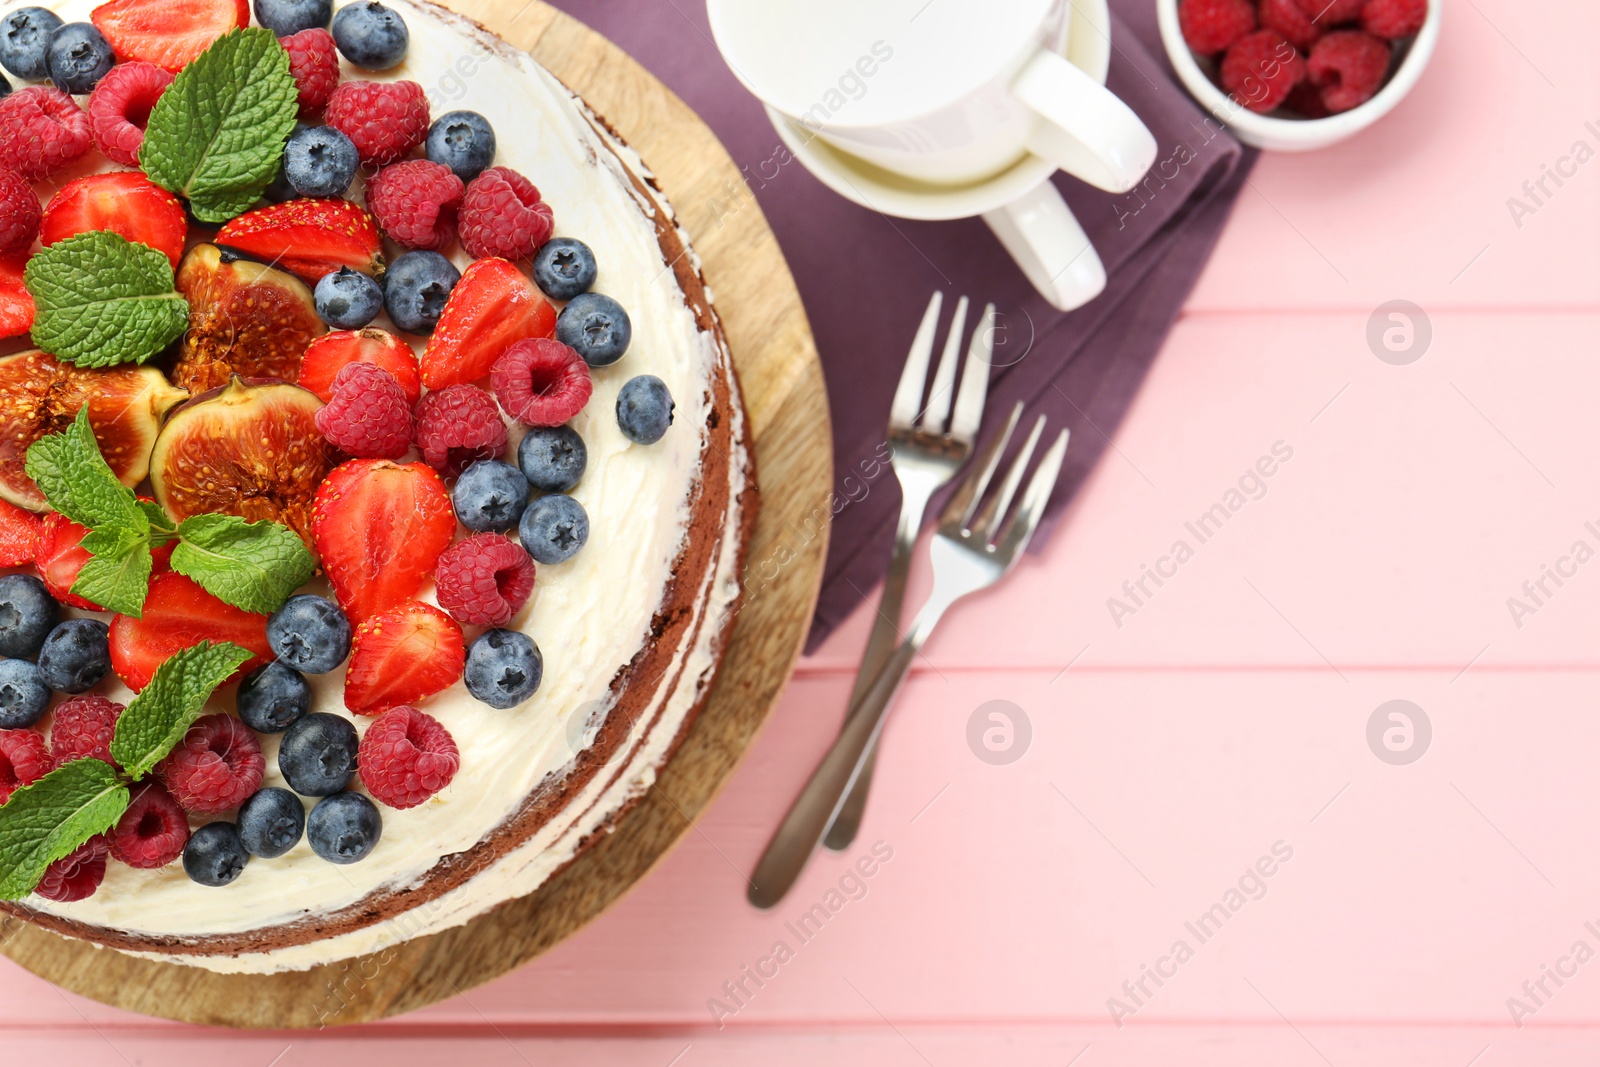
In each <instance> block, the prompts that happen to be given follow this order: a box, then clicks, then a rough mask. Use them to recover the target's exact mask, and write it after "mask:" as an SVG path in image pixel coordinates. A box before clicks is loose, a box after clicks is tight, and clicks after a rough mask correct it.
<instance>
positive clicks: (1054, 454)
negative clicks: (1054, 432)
mask: <svg viewBox="0 0 1600 1067" xmlns="http://www.w3.org/2000/svg"><path fill="white" fill-rule="evenodd" d="M1067 437H1068V431H1066V430H1062V431H1061V433H1060V435H1059V436H1058V437H1056V441H1055V444H1053V445H1051V446H1050V451H1048V452H1046V453H1045V454H1044V459H1042V460H1040V461H1039V469H1038V470H1036V471H1034V472H1033V478H1032V480H1031V481H1029V482H1028V488H1027V489H1026V490H1024V491H1023V493H1022V505H1021V506H1020V507H1018V508H1017V514H1016V515H1015V516H1014V517H1013V518H1012V520H1011V522H1010V523H1009V524H1007V526H1006V530H1005V533H1004V534H1002V535H1001V537H1000V541H999V545H998V549H997V552H998V554H999V555H1000V556H1001V557H1002V558H1004V559H1008V560H1015V559H1016V558H1017V557H1018V556H1020V555H1022V552H1023V550H1024V549H1026V548H1027V547H1028V542H1029V541H1031V540H1032V539H1033V531H1034V530H1036V529H1038V528H1039V520H1040V519H1041V518H1042V517H1043V516H1044V506H1045V504H1047V503H1049V501H1050V494H1051V493H1052V492H1054V491H1055V488H1056V478H1057V477H1058V476H1059V475H1060V474H1061V461H1062V460H1063V459H1064V458H1065V457H1066V454H1067Z"/></svg>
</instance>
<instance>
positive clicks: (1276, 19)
mask: <svg viewBox="0 0 1600 1067" xmlns="http://www.w3.org/2000/svg"><path fill="white" fill-rule="evenodd" d="M1261 25H1262V27H1263V28H1264V29H1269V30H1277V31H1278V32H1279V33H1281V34H1283V39H1284V40H1286V41H1288V42H1289V43H1290V44H1292V45H1294V46H1295V47H1296V48H1299V49H1302V50H1304V49H1307V48H1310V47H1311V46H1312V45H1314V44H1316V43H1317V38H1318V37H1321V36H1322V31H1323V29H1324V27H1323V26H1320V25H1318V24H1317V23H1315V22H1313V21H1312V20H1311V16H1310V15H1308V14H1306V13H1305V12H1304V11H1301V10H1300V4H1299V2H1298V0H1261Z"/></svg>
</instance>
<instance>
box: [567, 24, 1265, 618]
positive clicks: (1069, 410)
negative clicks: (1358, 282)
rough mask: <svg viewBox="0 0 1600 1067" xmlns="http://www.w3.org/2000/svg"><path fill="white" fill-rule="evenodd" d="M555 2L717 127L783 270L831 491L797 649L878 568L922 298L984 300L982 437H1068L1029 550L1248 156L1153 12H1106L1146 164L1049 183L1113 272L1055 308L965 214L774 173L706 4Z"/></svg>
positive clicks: (1185, 285) (851, 600) (1211, 241)
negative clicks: (1208, 111) (987, 376)
mask: <svg viewBox="0 0 1600 1067" xmlns="http://www.w3.org/2000/svg"><path fill="white" fill-rule="evenodd" d="M552 2H553V3H554V4H555V5H556V6H557V7H559V8H562V9H563V10H565V11H566V12H568V13H569V14H571V15H573V16H574V17H576V18H579V19H581V20H583V21H584V22H587V23H588V24H590V25H591V26H593V27H594V28H595V29H597V30H598V31H600V32H601V33H603V34H605V35H606V36H607V37H609V38H611V39H612V40H613V41H615V42H616V43H617V44H618V45H620V46H621V47H622V48H624V49H626V50H627V51H628V52H629V53H630V54H632V55H633V56H634V57H635V58H636V59H638V60H639V61H640V62H641V63H643V64H644V65H645V66H646V67H648V68H649V69H650V70H651V72H652V73H654V74H655V75H656V76H657V77H659V78H660V79H661V80H662V81H663V82H665V83H666V84H667V85H668V86H669V87H670V88H671V89H672V90H673V91H674V92H676V93H677V94H678V95H679V96H681V97H682V98H683V99H684V100H685V101H686V102H687V103H688V104H689V106H690V107H693V108H694V109H695V110H696V111H697V112H698V113H699V114H700V116H701V118H703V119H704V120H705V121H706V122H707V123H708V124H709V125H710V126H711V128H712V129H713V130H715V131H716V133H717V136H718V137H720V138H721V139H722V143H723V144H724V145H726V146H727V149H728V151H729V153H730V154H731V155H732V156H733V159H734V162H736V163H738V164H739V165H740V166H741V167H742V168H743V169H744V173H745V174H746V176H747V181H748V184H749V187H750V190H751V191H752V192H753V193H754V195H755V197H756V200H757V201H758V202H759V203H760V205H761V209H762V211H764V212H765V213H766V217H767V221H768V222H769V223H770V224H771V226H772V230H773V232H774V233H775V234H776V235H777V238H778V243H779V245H780V246H781V247H782V248H783V251H784V255H785V256H786V257H787V258H788V261H789V266H790V269H791V270H792V271H793V272H794V277H795V281H796V283H797V284H798V286H799V289H800V296H801V299H802V300H803V301H804V303H805V307H806V313H807V315H808V316H809V318H810V320H811V329H812V332H813V334H814V335H815V336H816V341H817V349H818V351H819V352H820V353H821V355H822V364H823V373H824V375H825V377H826V378H827V384H828V402H829V404H830V406H831V409H832V415H833V450H834V491H835V493H836V494H837V497H836V502H835V515H834V523H833V539H832V543H831V545H830V547H829V551H828V563H827V569H826V571H825V573H824V576H823V584H822V596H821V599H820V601H819V602H818V604H817V613H816V618H815V619H814V621H813V623H812V628H811V635H810V638H809V640H808V644H809V646H810V647H813V648H814V647H815V646H816V645H817V644H818V643H820V642H821V640H822V639H823V638H824V637H826V636H827V635H828V633H829V632H830V631H832V630H833V628H834V627H835V626H837V625H838V624H839V623H840V622H841V621H843V620H844V619H845V617H846V616H848V615H849V614H850V612H852V611H853V610H855V608H856V606H857V605H858V604H860V602H861V600H862V598H863V596H865V595H867V594H869V593H870V592H871V591H872V589H873V588H874V587H875V586H876V585H877V584H878V583H879V582H880V581H881V580H882V578H883V575H884V572H885V571H887V569H888V566H889V552H890V548H891V546H892V544H893V539H894V526H895V520H896V517H897V516H898V514H899V508H900V491H899V486H898V484H897V483H896V482H895V479H894V476H893V473H892V472H891V470H890V469H889V466H888V464H887V463H885V462H884V458H885V457H886V456H887V454H888V452H887V443H886V441H885V439H884V433H885V426H886V423H887V421H888V415H889V404H890V400H891V399H892V397H893V395H894V388H895V384H896V383H897V381H898V380H899V376H900V370H901V367H902V365H903V363H904V360H905V355H906V351H907V349H908V348H909V346H910V343H911V337H912V334H913V333H915V332H916V327H917V323H918V322H919V321H920V320H921V317H922V312H923V309H924V308H925V306H926V305H927V302H928V297H929V296H930V295H931V294H932V293H933V291H934V290H935V289H942V290H944V292H945V294H946V300H947V304H946V312H945V314H946V317H947V318H948V315H949V307H950V304H949V303H948V301H949V300H951V299H953V298H954V297H955V296H958V295H961V294H965V295H967V296H968V297H970V298H971V299H972V301H973V303H974V304H975V305H976V307H977V308H981V307H982V305H983V304H984V303H985V302H988V301H993V303H994V304H995V306H996V308H997V310H998V313H999V316H1000V319H999V322H1000V325H1001V329H1000V332H999V334H998V335H997V339H998V341H999V344H998V345H997V349H996V355H995V367H994V369H993V372H992V376H991V381H990V387H989V403H988V409H987V411H986V413H985V422H984V425H985V427H986V428H991V427H994V426H997V425H998V424H999V422H1000V417H1001V416H1002V415H1003V414H1004V413H1005V412H1006V411H1008V410H1009V409H1010V408H1011V406H1012V405H1013V404H1014V403H1015V402H1017V401H1018V400H1021V401H1023V403H1024V404H1025V405H1026V408H1027V411H1026V413H1025V416H1024V420H1025V421H1024V423H1023V425H1024V426H1027V425H1030V424H1031V423H1032V420H1033V417H1034V416H1035V415H1036V414H1039V413H1042V414H1044V415H1046V416H1047V417H1048V418H1049V422H1050V432H1051V434H1052V435H1053V433H1054V432H1055V430H1056V429H1057V428H1059V427H1061V426H1067V427H1070V428H1071V430H1072V446H1071V447H1070V448H1069V449H1068V450H1067V460H1066V465H1065V467H1064V468H1063V469H1062V473H1061V478H1060V481H1059V483H1058V485H1057V488H1056V493H1055V496H1054V497H1053V498H1052V501H1051V511H1050V513H1049V517H1047V519H1046V521H1045V524H1044V526H1043V527H1042V528H1041V530H1040V532H1039V535H1038V537H1036V539H1035V541H1034V544H1035V545H1036V546H1037V545H1040V544H1042V543H1043V540H1044V538H1045V537H1046V536H1047V535H1048V533H1049V527H1050V524H1051V522H1052V521H1053V517H1054V516H1056V515H1059V514H1060V511H1061V509H1062V507H1064V506H1065V504H1066V503H1067V501H1068V500H1070V499H1071V497H1072V495H1073V493H1075V492H1076V491H1077V489H1078V487H1079V486H1080V485H1081V484H1083V481H1084V479H1085V478H1086V477H1087V476H1088V473H1089V471H1090V470H1091V469H1092V468H1093V466H1094V464H1095V463H1096V462H1097V461H1098V460H1099V458H1100V454H1101V453H1102V452H1104V451H1105V449H1106V446H1107V445H1108V444H1109V440H1110V438H1109V435H1110V434H1112V433H1113V432H1114V431H1115V430H1116V427H1117V425H1118V424H1119V423H1120V422H1121V420H1122V416H1123V413H1124V412H1125V411H1126V410H1127V408H1128V404H1129V403H1130V402H1131V401H1132V399H1133V396H1134V394H1135V393H1136V392H1137V391H1138V388H1139V384H1140V382H1142V381H1143V380H1144V375H1145V372H1146V371H1147V370H1148V369H1149V367H1150V364H1151V362H1152V361H1153V360H1154V358H1155V355H1156V353H1157V351H1159V349H1160V347H1161V343H1162V341H1163V340H1164V339H1165V337H1166V335H1167V332H1168V330H1169V329H1170V328H1171V326H1172V323H1173V321H1174V320H1175V319H1176V318H1177V315H1178V310H1179V308H1180V307H1181V306H1182V304H1183V302H1184V300H1185V299H1186V298H1187V296H1188V294H1189V291H1190V289H1191V288H1192V287H1193V285H1194V281H1195V279H1196V278H1197V277H1198V276H1199V274H1200V270H1201V268H1202V267H1203V266H1204V265H1205V262H1206V260H1207V259H1208V258H1209V257H1210V255H1211V250H1212V248H1213V246H1214V245H1215V243H1216V239H1217V236H1218V234H1219V233H1220V232H1221V230H1222V226H1223V224H1224V223H1225V222H1226V221H1227V217H1228V212H1229V210H1230V209H1231V207H1232V205H1233V201H1234V199H1235V198H1236V197H1237V196H1238V194H1239V191H1240V189H1241V188H1242V187H1243V184H1244V181H1245V178H1246V176H1247V174H1248V172H1249V169H1250V165H1251V163H1252V162H1253V161H1254V158H1255V153H1253V152H1250V151H1248V150H1245V149H1243V148H1241V147H1240V145H1239V143H1238V142H1237V141H1235V140H1234V139H1233V137H1232V136H1230V135H1229V134H1228V133H1227V132H1225V131H1223V130H1221V129H1220V128H1219V127H1218V125H1217V123H1216V121H1215V120H1214V119H1210V118H1209V117H1208V116H1206V115H1205V114H1204V113H1203V112H1202V111H1201V110H1200V109H1199V108H1198V107H1197V106H1196V105H1195V104H1194V102H1193V101H1192V100H1191V99H1190V98H1189V97H1188V96H1187V95H1186V94H1185V93H1184V91H1183V90H1182V89H1181V88H1180V87H1179V86H1178V84H1177V82H1176V81H1175V80H1174V78H1173V76H1172V74H1171V71H1170V68H1169V67H1168V65H1167V62H1166V58H1165V53H1164V52H1163V50H1162V48H1161V43H1160V37H1159V34H1158V32H1157V30H1156V16H1155V4H1154V3H1153V2H1152V0H1112V8H1113V11H1114V15H1115V17H1114V23H1115V25H1114V27H1113V31H1112V45H1113V53H1112V63H1111V73H1110V78H1109V79H1108V84H1109V86H1110V88H1111V90H1112V91H1113V92H1115V93H1116V94H1117V95H1118V96H1120V97H1121V98H1122V99H1123V100H1125V101H1126V102H1127V103H1128V105H1129V106H1130V107H1132V108H1133V110H1134V111H1135V112H1136V113H1137V114H1138V115H1139V117H1140V118H1141V119H1143V120H1144V122H1145V124H1146V125H1147V126H1149V127H1150V130H1151V132H1152V133H1154V134H1155V137H1156V142H1157V145H1158V151H1157V156H1156V159H1157V162H1156V165H1155V167H1154V168H1153V169H1152V171H1151V173H1150V176H1148V177H1147V178H1146V179H1145V181H1144V183H1142V184H1141V185H1140V186H1139V187H1138V188H1137V189H1136V190H1135V191H1134V192H1132V193H1129V194H1126V195H1123V196H1113V195H1111V194H1109V193H1105V192H1102V191H1100V190H1098V189H1094V188H1091V187H1090V186H1087V185H1085V184H1083V183H1082V182H1080V181H1077V180H1076V179H1074V178H1070V177H1067V176H1066V175H1062V174H1058V175H1056V178H1055V183H1056V185H1057V187H1058V188H1059V189H1060V190H1061V192H1062V194H1063V195H1064V196H1065V197H1066V199H1067V202H1068V203H1069V204H1070V205H1071V206H1072V209H1073V211H1074V212H1075V213H1076V214H1077V216H1078V219H1079V221H1080V222H1081V223H1082V224H1083V227H1084V229H1085V230H1086V231H1087V232H1088V234H1089V238H1090V240H1092V241H1093V242H1094V246H1095V248H1096V249H1097V250H1098V251H1099V253H1100V257H1101V259H1102V260H1104V262H1105V265H1106V270H1107V272H1108V273H1109V275H1110V282H1109V284H1108V285H1107V288H1106V291H1105V292H1104V293H1102V294H1101V295H1100V296H1099V297H1097V298H1096V299H1095V300H1093V301H1092V302H1090V303H1089V304H1088V305H1086V306H1085V307H1082V308H1079V309H1078V310H1077V311H1074V312H1070V313H1063V312H1060V311H1057V310H1055V309H1054V308H1052V307H1050V305H1049V304H1048V303H1046V302H1045V300H1044V298H1043V297H1041V296H1039V295H1038V294H1037V293H1036V292H1035V291H1034V290H1033V287H1032V286H1030V285H1029V284H1028V282H1027V280H1026V279H1024V278H1023V276H1022V274H1021V272H1020V271H1018V270H1017V268H1016V266H1015V265H1014V264H1013V263H1012V262H1011V259H1010V258H1009V257H1008V256H1007V254H1006V253H1005V251H1004V250H1003V249H1002V248H1001V247H1000V244H999V242H998V241H996V240H995V238H994V237H993V236H992V235H991V234H990V232H989V229H988V227H987V226H986V225H984V223H983V222H981V221H980V220H977V219H967V220H962V221H956V222H911V221H907V220H904V219H890V218H886V217H885V216H883V215H879V214H877V213H874V212H872V211H869V210H867V209H865V208H862V207H858V206H857V205H855V204H853V203H851V202H849V201H847V200H844V199H843V198H841V197H839V196H836V195H835V194H834V193H832V192H830V191H829V190H828V189H827V188H825V187H824V186H823V185H822V184H821V183H820V182H819V181H817V180H816V179H815V178H813V177H812V176H811V175H810V174H809V173H808V172H806V171H805V169H804V168H803V166H802V165H801V164H799V163H798V162H794V161H792V160H790V161H789V162H788V163H786V164H785V165H783V166H782V167H781V168H776V166H775V163H774V161H775V160H789V159H790V157H789V156H788V153H787V151H785V150H784V149H783V147H782V143H781V142H780V141H779V140H778V136H777V134H776V133H775V132H774V131H773V129H772V126H771V124H770V123H769V122H768V121H767V118H766V114H765V112H764V111H763V110H762V108H761V106H760V105H759V104H758V103H757V101H756V100H755V98H754V97H752V96H751V95H750V94H749V93H748V92H747V91H746V90H745V89H744V87H743V86H741V85H740V84H739V83H738V81H737V80H735V78H734V77H733V75H732V74H731V73H730V72H729V70H728V68H727V66H726V65H725V64H724V63H723V62H722V58H721V56H720V55H719V54H718V52H717V50H716V48H715V46H714V45H713V43H712V39H711V31H710V28H709V26H708V25H707V20H706V13H705V7H704V2H703V0H668V2H667V3H662V2H661V0H607V2H606V3H598V2H596V0H552ZM1156 57H1160V58H1159V59H1158V58H1156ZM775 169H776V170H777V173H776V175H775V176H772V177H767V175H769V174H772V172H773V171H774V170H775ZM669 194H670V190H669ZM693 236H694V235H693V234H691V235H690V237H691V239H692V238H693ZM975 312H976V308H975V309H974V314H975ZM972 321H973V319H971V318H969V320H968V322H969V326H970V323H971V322H972ZM938 503H939V502H938V501H935V507H934V508H932V509H930V511H929V519H930V521H931V520H932V518H933V516H935V515H936V514H937V505H938Z"/></svg>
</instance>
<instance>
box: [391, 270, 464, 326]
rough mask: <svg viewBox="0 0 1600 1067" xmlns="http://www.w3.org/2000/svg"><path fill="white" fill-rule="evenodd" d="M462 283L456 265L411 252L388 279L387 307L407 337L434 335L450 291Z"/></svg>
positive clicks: (395, 322) (392, 271)
mask: <svg viewBox="0 0 1600 1067" xmlns="http://www.w3.org/2000/svg"><path fill="white" fill-rule="evenodd" d="M460 280H461V272H460V271H458V270H456V267H455V264H454V263H451V262H450V261H449V260H448V259H445V258H444V257H443V256H441V255H440V254H439V253H437V252H426V251H419V252H407V253H406V254H405V255H403V256H401V257H400V258H399V259H397V260H395V261H394V263H392V264H391V265H390V267H389V273H388V274H386V275H385V276H384V289H383V303H384V307H386V308H388V309H389V317H390V318H391V319H393V320H394V324H395V325H396V326H398V327H400V328H401V329H402V330H405V331H406V332H407V333H432V332H433V328H434V326H436V325H437V324H438V322H439V313H440V312H441V311H443V310H444V302H445V301H446V300H448V299H450V290H452V289H454V288H455V287H456V282H458V281H460Z"/></svg>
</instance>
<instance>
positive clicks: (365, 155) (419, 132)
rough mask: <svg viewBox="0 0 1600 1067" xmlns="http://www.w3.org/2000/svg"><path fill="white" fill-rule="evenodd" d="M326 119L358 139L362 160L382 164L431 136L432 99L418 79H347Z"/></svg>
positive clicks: (332, 100)
mask: <svg viewBox="0 0 1600 1067" xmlns="http://www.w3.org/2000/svg"><path fill="white" fill-rule="evenodd" d="M322 119H323V121H324V122H326V123H327V124H328V125H329V126H332V127H333V128H334V129H336V130H338V131H339V132H340V133H342V134H344V135H345V136H346V137H348V138H350V140H352V141H354V142H355V146H356V152H357V154H359V155H360V156H361V162H363V163H376V164H378V165H379V166H382V165H383V164H385V163H393V162H394V161H395V160H397V159H399V158H401V157H402V156H404V155H405V154H406V153H407V152H409V151H411V150H412V149H413V148H415V147H417V145H419V144H421V143H422V142H423V140H424V139H425V138H426V137H427V136H428V98H427V97H426V96H425V95H424V94H423V91H422V86H420V85H418V84H417V83H416V82H410V81H406V82H368V81H354V82H345V83H344V84H343V85H341V86H339V87H338V88H337V89H335V90H334V91H333V95H332V96H330V97H328V105H327V107H326V108H325V109H324V110H323V113H322Z"/></svg>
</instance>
